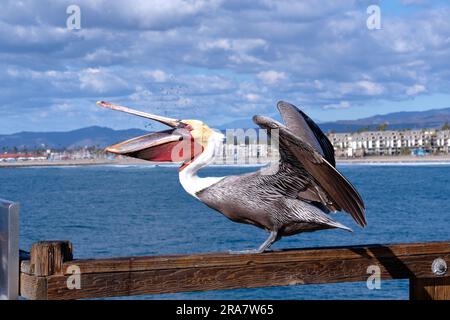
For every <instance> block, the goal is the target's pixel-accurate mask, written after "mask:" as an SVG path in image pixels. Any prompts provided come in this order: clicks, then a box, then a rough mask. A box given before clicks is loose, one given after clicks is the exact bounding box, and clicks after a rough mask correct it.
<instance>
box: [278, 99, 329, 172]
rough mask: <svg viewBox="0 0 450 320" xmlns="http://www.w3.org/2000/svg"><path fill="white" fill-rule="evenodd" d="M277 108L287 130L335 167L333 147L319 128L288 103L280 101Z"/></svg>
mask: <svg viewBox="0 0 450 320" xmlns="http://www.w3.org/2000/svg"><path fill="white" fill-rule="evenodd" d="M277 107H278V110H279V111H280V114H281V117H282V118H283V121H284V123H286V126H287V127H288V129H289V130H290V131H291V132H292V133H293V134H294V135H296V136H297V137H298V138H300V139H301V140H302V141H303V142H307V143H309V144H310V145H311V147H313V148H314V149H315V150H316V151H317V152H319V153H320V154H321V155H323V156H324V158H325V159H326V160H327V161H328V162H329V163H330V164H332V165H333V167H335V166H336V162H335V160H334V148H333V145H332V144H331V142H330V140H328V138H327V136H326V135H325V134H324V133H323V132H322V130H320V128H319V126H318V125H317V124H316V123H315V122H314V121H313V120H312V119H311V118H310V117H308V116H307V115H306V114H304V113H303V112H302V111H301V110H299V109H298V108H297V107H296V106H294V105H292V104H290V103H288V102H284V101H280V102H278V104H277Z"/></svg>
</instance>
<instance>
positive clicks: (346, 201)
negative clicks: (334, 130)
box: [253, 107, 366, 226]
mask: <svg viewBox="0 0 450 320" xmlns="http://www.w3.org/2000/svg"><path fill="white" fill-rule="evenodd" d="M294 108H295V107H294ZM289 112H291V111H289ZM291 119H292V118H291ZM308 119H309V118H308ZM253 121H254V122H255V123H256V124H258V125H259V126H260V127H261V128H264V129H268V130H271V129H278V130H279V147H280V156H281V159H280V170H283V171H284V170H286V168H289V170H290V171H291V174H292V173H294V174H296V175H295V176H291V177H290V179H291V180H299V181H301V185H303V186H306V187H307V189H306V190H298V191H299V197H300V198H304V199H306V200H312V201H315V200H316V199H320V202H321V203H322V204H323V205H324V206H326V207H327V208H328V209H330V210H333V211H334V210H344V211H346V212H348V213H350V215H351V216H352V217H353V219H354V220H355V221H356V222H357V223H358V224H359V225H361V226H365V225H366V219H365V216H364V211H365V207H364V202H363V200H362V199H361V197H360V195H359V194H358V192H357V191H356V190H355V188H354V187H353V186H352V185H351V183H350V182H348V181H347V179H345V178H344V177H343V176H342V175H341V174H340V173H339V172H338V171H337V170H336V169H335V168H334V166H333V165H332V164H331V163H330V162H329V161H327V159H326V158H324V156H323V155H322V154H321V153H320V152H319V150H317V149H315V148H314V146H313V145H311V141H308V140H307V141H308V142H305V141H303V140H302V139H301V138H300V137H299V136H297V135H296V134H294V133H293V132H292V131H291V129H290V128H288V127H286V126H284V125H283V124H281V123H279V122H277V121H275V120H273V119H270V118H268V117H263V116H254V117H253ZM295 121H297V120H295ZM305 121H306V120H305ZM308 121H310V122H312V120H311V119H309V120H308ZM308 121H306V122H307V123H308ZM290 123H291V124H292V121H291V120H290ZM299 123H300V121H297V122H296V126H295V127H294V130H296V131H297V132H308V130H305V129H301V130H299ZM312 123H314V122H312ZM314 125H315V124H314ZM308 126H309V127H311V125H310V124H309V123H308ZM315 126H316V127H317V125H315ZM317 129H318V127H317ZM318 130H320V129H318ZM312 131H313V132H314V130H312ZM320 132H321V131H320ZM322 135H323V133H322ZM319 136H320V134H319ZM305 137H306V138H305ZM303 138H304V139H309V138H308V136H303ZM322 150H323V149H322ZM333 160H334V157H333ZM274 176H279V174H275V175H274ZM290 184H291V185H292V183H290Z"/></svg>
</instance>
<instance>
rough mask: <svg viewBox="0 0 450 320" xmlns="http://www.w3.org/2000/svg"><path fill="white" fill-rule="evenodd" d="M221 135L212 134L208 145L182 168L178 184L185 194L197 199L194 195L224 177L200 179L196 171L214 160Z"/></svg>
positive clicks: (221, 138)
mask: <svg viewBox="0 0 450 320" xmlns="http://www.w3.org/2000/svg"><path fill="white" fill-rule="evenodd" d="M223 138H224V137H223V135H222V134H220V133H218V132H214V133H213V134H212V135H211V137H210V138H209V139H208V144H207V146H206V148H205V150H203V152H202V153H201V154H200V155H199V156H198V157H196V158H195V159H194V161H192V162H191V163H190V164H189V165H187V166H186V167H184V168H183V169H182V170H181V171H180V173H179V178H180V183H181V185H182V186H183V188H184V190H186V192H187V193H189V194H190V195H192V196H193V197H195V198H197V195H196V193H197V192H199V191H201V190H203V189H206V188H208V187H209V186H211V185H212V184H214V183H216V182H218V181H220V180H222V179H223V178H224V177H207V178H200V177H199V176H197V171H198V170H200V169H201V168H203V167H204V166H206V165H208V164H209V163H211V162H212V161H213V160H214V157H215V155H216V151H217V149H218V147H219V146H220V144H221V143H222V141H223Z"/></svg>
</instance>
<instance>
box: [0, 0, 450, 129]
mask: <svg viewBox="0 0 450 320" xmlns="http://www.w3.org/2000/svg"><path fill="white" fill-rule="evenodd" d="M404 1H406V2H408V4H412V2H414V3H417V2H418V1H415V0H404ZM420 2H421V1H420ZM68 3H69V2H67V3H66V2H65V1H60V2H54V1H49V0H42V1H35V0H34V1H33V0H23V1H12V0H11V1H9V0H5V1H3V2H2V10H0V29H2V30H3V31H4V32H2V33H1V34H0V66H1V67H0V81H1V83H2V90H1V91H0V108H1V109H2V112H3V111H4V110H7V112H9V113H11V111H10V110H14V108H16V109H17V110H20V111H18V112H22V111H23V110H24V109H27V111H29V112H32V111H33V110H41V111H42V110H44V109H46V110H51V108H56V107H55V103H67V104H68V105H87V104H90V103H91V100H94V101H95V100H96V99H97V98H105V99H106V98H115V99H118V100H120V101H121V102H122V103H124V104H126V102H127V101H129V100H131V101H133V103H135V104H136V105H139V104H141V103H147V104H148V105H149V106H152V107H153V106H155V107H156V106H159V107H161V108H165V109H166V111H167V112H169V113H171V114H172V113H180V114H182V113H183V112H184V113H186V114H187V115H188V116H189V114H188V113H191V114H190V116H192V112H193V110H194V109H192V108H194V106H195V108H196V109H195V114H198V115H201V116H203V117H204V119H209V118H215V117H217V113H218V111H217V110H220V112H221V116H223V117H224V118H225V117H230V116H231V115H232V113H233V111H232V110H234V108H237V109H239V108H241V107H242V106H243V105H246V106H247V107H246V108H245V109H244V111H243V112H242V114H240V115H242V116H244V115H246V116H252V115H253V114H252V113H253V112H263V111H264V110H269V109H268V108H270V110H272V109H273V104H274V103H275V102H276V100H278V99H283V100H288V101H292V102H293V103H301V104H303V105H305V106H308V107H310V108H320V107H323V108H326V109H335V108H348V107H350V106H352V107H353V108H355V109H356V108H357V107H359V106H360V105H364V104H365V103H369V104H370V103H372V102H373V101H376V100H378V99H383V100H387V101H401V100H403V99H405V100H406V99H410V97H411V96H414V95H417V94H421V93H422V94H423V93H426V94H439V93H446V92H447V91H448V88H449V87H450V73H449V71H448V70H450V37H449V34H450V20H449V19H448V17H449V16H450V7H448V6H447V7H445V6H442V7H440V8H439V9H436V8H433V5H432V4H431V2H429V4H427V5H425V6H420V7H417V8H415V9H414V10H413V13H411V14H408V15H395V13H393V14H390V15H385V16H383V29H382V30H376V31H370V30H367V28H366V27H365V26H366V24H365V23H366V18H367V14H366V11H365V9H366V6H365V5H361V3H360V1H354V0H352V1H345V2H344V1H343V2H336V1H331V0H326V1H323V2H320V4H319V3H318V2H317V1H313V0H305V1H301V2H297V1H290V0H280V1H276V2H273V1H265V0H261V1H246V0H229V1H226V2H224V1H220V0H211V1H194V0H187V1H182V0H155V1H144V0H135V1H133V5H132V6H131V5H130V4H129V1H128V0H118V1H106V0H96V1H88V0H79V1H78V2H77V4H78V5H79V6H80V7H81V10H82V29H81V30H79V31H77V32H71V31H68V30H67V29H66V28H65V19H64V18H65V17H66V14H65V8H66V5H67V4H68ZM416 9H418V10H416ZM425 84H426V85H425ZM55 99H56V100H58V101H57V102H55ZM75 100H76V103H74V101H75ZM61 101H62V102H61ZM185 105H189V106H190V108H183V106H185ZM372 105H374V104H373V103H372ZM191 107H192V108H191ZM222 113H224V114H223V115H222ZM244 113H245V114H244ZM30 114H31V113H30ZM78 121H79V122H80V124H81V123H82V122H83V121H84V118H80V119H79V120H78ZM0 125H1V121H0ZM0 127H1V126H0Z"/></svg>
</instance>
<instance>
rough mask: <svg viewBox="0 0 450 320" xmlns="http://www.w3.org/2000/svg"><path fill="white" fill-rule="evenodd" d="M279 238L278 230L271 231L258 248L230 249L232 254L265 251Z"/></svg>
mask: <svg viewBox="0 0 450 320" xmlns="http://www.w3.org/2000/svg"><path fill="white" fill-rule="evenodd" d="M278 239H279V237H278V233H277V232H276V231H271V232H270V235H269V237H268V238H267V239H266V241H264V243H263V244H262V245H260V246H259V248H258V249H247V250H239V251H231V250H230V251H228V252H229V253H231V254H248V253H263V252H264V251H266V250H267V249H269V247H270V246H271V245H272V244H273V243H274V242H275V241H277V240H278Z"/></svg>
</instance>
